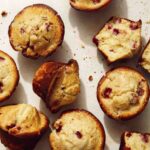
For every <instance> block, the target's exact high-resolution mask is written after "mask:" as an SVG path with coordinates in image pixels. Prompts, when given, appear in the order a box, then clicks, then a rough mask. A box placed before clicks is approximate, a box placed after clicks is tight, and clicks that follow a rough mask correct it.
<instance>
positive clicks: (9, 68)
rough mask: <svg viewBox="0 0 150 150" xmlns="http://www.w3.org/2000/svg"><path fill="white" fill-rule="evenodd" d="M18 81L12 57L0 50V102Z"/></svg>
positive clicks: (13, 88)
mask: <svg viewBox="0 0 150 150" xmlns="http://www.w3.org/2000/svg"><path fill="white" fill-rule="evenodd" d="M18 81H19V73H18V70H17V67H16V64H15V62H14V60H13V58H11V57H10V56H9V55H8V54H6V53H4V52H3V51H1V50H0V102H2V101H5V100H7V99H8V98H9V97H10V96H11V95H12V94H13V92H14V91H15V89H16V87H17V85H18Z"/></svg>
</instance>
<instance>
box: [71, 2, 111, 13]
mask: <svg viewBox="0 0 150 150" xmlns="http://www.w3.org/2000/svg"><path fill="white" fill-rule="evenodd" d="M110 2H111V0H70V5H71V6H72V7H73V8H75V9H78V10H83V11H93V10H97V9H100V8H103V7H105V6H107V5H108V4H109V3H110Z"/></svg>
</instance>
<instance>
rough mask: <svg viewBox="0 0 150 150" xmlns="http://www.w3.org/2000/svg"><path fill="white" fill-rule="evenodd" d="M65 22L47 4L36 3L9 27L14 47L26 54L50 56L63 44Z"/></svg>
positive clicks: (19, 15) (28, 55) (17, 16)
mask: <svg viewBox="0 0 150 150" xmlns="http://www.w3.org/2000/svg"><path fill="white" fill-rule="evenodd" d="M63 36H64V24H63V22H62V20H61V18H60V16H59V15H58V14H57V12H56V11H55V10H53V9H52V8H50V7H49V6H47V5H43V4H35V5H31V6H28V7H26V8H24V9H23V10H22V11H21V12H20V13H18V14H17V15H16V17H15V18H14V20H13V21H12V23H11V25H10V27H9V38H10V43H11V45H12V47H13V48H14V49H15V50H16V51H21V52H22V54H23V55H24V56H27V57H30V58H37V57H39V56H43V57H45V56H48V55H50V54H51V53H52V52H54V51H55V50H56V48H57V47H58V46H60V45H61V43H62V41H63Z"/></svg>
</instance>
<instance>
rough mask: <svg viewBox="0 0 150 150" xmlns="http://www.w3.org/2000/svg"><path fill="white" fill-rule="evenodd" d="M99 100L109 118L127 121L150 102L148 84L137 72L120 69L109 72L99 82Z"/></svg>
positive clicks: (126, 68)
mask: <svg viewBox="0 0 150 150" xmlns="http://www.w3.org/2000/svg"><path fill="white" fill-rule="evenodd" d="M97 98H98V101H99V104H100V106H101V108H102V110H103V111H104V112H105V113H106V114H107V115H108V116H109V117H111V118H113V119H117V120H118V119H121V120H127V119H130V118H133V117H135V116H136V115H138V114H140V113H141V112H142V111H143V110H144V108H145V107H146V105H147V103H148V100H149V86H148V82H147V81H146V79H145V78H144V77H143V76H142V75H141V74H140V73H139V72H137V71H136V70H134V69H131V68H128V67H119V68H116V69H113V70H110V71H108V72H107V73H106V75H104V76H103V77H102V79H101V80H100V81H99V84H98V88H97Z"/></svg>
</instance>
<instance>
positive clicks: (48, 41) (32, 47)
mask: <svg viewBox="0 0 150 150" xmlns="http://www.w3.org/2000/svg"><path fill="white" fill-rule="evenodd" d="M110 2H111V0H70V5H71V6H72V7H73V8H75V9H77V10H82V11H93V10H97V9H100V8H103V7H104V6H106V5H107V4H109V3H110ZM141 28H142V21H141V20H139V21H137V22H135V21H131V20H128V19H125V18H119V17H112V18H110V19H109V20H108V22H107V23H106V24H105V25H104V27H103V28H102V29H101V30H100V31H99V32H98V34H97V35H95V36H94V38H93V42H94V43H95V44H96V45H97V47H98V50H99V51H100V52H101V53H102V54H103V55H104V56H105V57H106V59H107V60H108V62H109V63H113V62H116V61H120V60H122V59H129V58H132V57H133V56H135V55H137V54H138V53H139V52H140V49H141V46H142V43H141ZM64 31H65V29H64V23H63V21H62V19H61V17H60V16H59V15H58V13H57V12H56V11H55V10H54V9H52V8H51V7H49V6H47V5H44V4H35V5H32V6H28V7H26V8H24V9H23V10H22V11H21V12H19V13H18V14H17V15H16V16H15V18H14V20H13V21H12V23H11V24H10V26H9V39H10V44H11V45H12V47H13V49H14V50H16V51H20V52H22V54H23V55H24V56H25V57H28V58H32V59H33V58H39V57H47V56H49V55H51V54H52V53H53V52H54V51H55V50H56V49H57V48H58V47H59V46H60V45H61V44H62V42H63V38H64ZM149 58H150V42H149V43H148V44H147V46H146V48H145V50H144V51H143V53H142V55H141V56H140V59H139V64H140V65H141V66H142V67H143V68H144V69H146V70H147V71H148V72H149V73H150V60H149ZM0 71H1V72H0V102H1V101H5V100H8V98H9V97H10V96H11V95H12V94H13V92H14V90H15V89H16V87H17V85H18V82H19V72H18V69H17V66H16V64H15V62H14V60H13V58H11V56H9V55H8V54H6V53H5V52H3V51H0ZM32 86H33V91H34V92H35V93H36V94H37V95H38V96H39V97H40V98H41V99H42V100H43V101H44V102H45V104H46V106H47V107H48V109H49V110H50V111H51V112H52V113H55V112H57V111H59V110H60V109H61V108H62V107H65V106H66V105H69V104H71V103H73V102H74V101H75V100H76V99H77V95H78V94H79V93H80V77H79V65H78V62H77V61H76V60H73V59H71V60H69V61H68V63H63V62H58V61H48V62H45V63H43V64H42V65H41V66H40V67H39V68H38V69H37V71H36V73H35V75H34V78H33V83H32ZM81 92H82V91H81ZM97 99H98V102H99V104H100V107H101V108H102V110H103V111H104V113H105V114H106V115H108V116H109V117H110V118H112V119H115V120H128V119H131V118H134V117H135V116H137V115H139V114H140V113H141V112H142V111H143V110H144V109H145V107H146V105H147V103H148V100H149V85H148V82H147V80H146V79H145V77H144V76H143V75H142V74H141V73H139V72H138V71H137V70H134V69H132V68H129V67H119V68H115V69H112V70H110V71H108V72H107V73H106V74H105V75H104V76H103V77H102V78H101V79H100V81H99V83H98V87H97ZM48 129H49V119H48V117H47V116H45V115H44V114H43V113H42V112H40V111H38V110H37V109H36V108H35V107H33V106H31V105H29V104H16V105H8V106H2V107H0V139H1V142H2V143H3V144H4V145H5V146H6V147H8V148H9V149H11V150H33V149H34V147H35V145H36V144H37V142H38V141H39V140H40V138H41V137H42V135H43V134H44V133H45V132H46V131H48ZM105 140H106V136H105V131H104V127H103V125H102V124H101V122H100V121H99V120H98V119H97V118H96V117H95V116H94V115H93V114H92V113H90V112H88V111H86V110H83V109H74V110H68V111H65V112H63V113H62V115H61V116H60V117H59V118H58V119H57V120H56V121H55V122H54V124H53V126H52V128H51V133H50V136H49V143H50V147H51V149H52V150H104V147H105ZM120 150H150V134H149V133H138V132H129V131H125V132H124V133H123V134H122V136H121V144H120Z"/></svg>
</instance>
